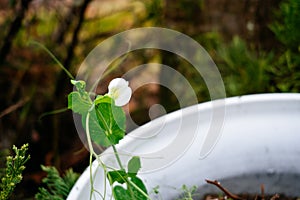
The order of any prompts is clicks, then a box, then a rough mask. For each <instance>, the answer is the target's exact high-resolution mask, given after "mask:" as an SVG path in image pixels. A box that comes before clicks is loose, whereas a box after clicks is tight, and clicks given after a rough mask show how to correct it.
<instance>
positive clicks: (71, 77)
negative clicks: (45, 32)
mask: <svg viewBox="0 0 300 200" xmlns="http://www.w3.org/2000/svg"><path fill="white" fill-rule="evenodd" d="M29 43H32V44H34V45H37V46H39V47H40V48H42V49H43V50H45V51H46V52H47V53H48V54H49V55H50V56H51V58H52V59H53V60H54V61H55V62H56V63H57V64H58V66H59V67H60V68H61V69H62V70H64V71H65V72H66V74H67V75H68V76H69V77H70V79H73V80H74V76H73V75H72V74H71V73H70V72H69V71H68V70H67V69H66V68H65V67H64V66H63V65H62V64H61V62H59V60H58V59H57V58H56V57H55V55H53V53H52V52H51V51H49V49H47V47H45V46H44V45H42V44H41V43H39V42H36V41H30V42H29Z"/></svg>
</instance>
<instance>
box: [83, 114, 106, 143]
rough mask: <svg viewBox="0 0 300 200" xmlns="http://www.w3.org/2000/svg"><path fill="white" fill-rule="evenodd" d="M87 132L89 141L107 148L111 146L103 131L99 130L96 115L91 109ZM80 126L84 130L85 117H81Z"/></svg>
mask: <svg viewBox="0 0 300 200" xmlns="http://www.w3.org/2000/svg"><path fill="white" fill-rule="evenodd" d="M89 119H90V120H89V132H90V136H91V140H92V141H93V142H94V143H96V144H99V145H101V146H104V147H108V146H110V145H111V142H110V141H109V139H108V137H106V135H105V132H104V129H102V128H101V126H100V125H99V121H98V117H97V115H96V110H95V108H93V109H92V110H91V111H90V118H89ZM82 125H83V128H84V129H85V130H86V115H83V116H82Z"/></svg>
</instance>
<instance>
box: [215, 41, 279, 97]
mask: <svg viewBox="0 0 300 200" xmlns="http://www.w3.org/2000/svg"><path fill="white" fill-rule="evenodd" d="M218 56H219V62H220V64H219V66H220V68H221V71H222V75H223V80H224V83H225V87H226V93H227V95H228V96H234V95H242V94H249V93H259V92H266V91H267V90H268V87H269V85H268V83H269V81H270V80H269V78H270V77H269V76H268V74H267V70H268V69H269V68H270V63H271V60H272V58H273V55H272V54H263V53H261V54H260V55H258V54H257V53H256V52H255V51H252V50H249V48H248V47H247V45H246V43H245V42H244V41H243V40H242V39H240V38H239V37H234V38H233V40H232V42H231V43H230V44H229V45H227V46H225V45H224V46H221V47H220V48H219V50H218Z"/></svg>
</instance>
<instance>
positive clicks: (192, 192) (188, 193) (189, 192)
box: [177, 185, 197, 200]
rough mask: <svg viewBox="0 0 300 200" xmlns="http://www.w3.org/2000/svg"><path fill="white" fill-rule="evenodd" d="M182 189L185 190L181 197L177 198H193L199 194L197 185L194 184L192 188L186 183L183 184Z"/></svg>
mask: <svg viewBox="0 0 300 200" xmlns="http://www.w3.org/2000/svg"><path fill="white" fill-rule="evenodd" d="M181 190H182V191H183V193H182V195H181V197H180V198H178V199H177V200H193V197H196V196H197V194H196V192H197V186H195V185H194V186H192V187H191V188H188V187H187V186H186V185H183V186H182V187H181Z"/></svg>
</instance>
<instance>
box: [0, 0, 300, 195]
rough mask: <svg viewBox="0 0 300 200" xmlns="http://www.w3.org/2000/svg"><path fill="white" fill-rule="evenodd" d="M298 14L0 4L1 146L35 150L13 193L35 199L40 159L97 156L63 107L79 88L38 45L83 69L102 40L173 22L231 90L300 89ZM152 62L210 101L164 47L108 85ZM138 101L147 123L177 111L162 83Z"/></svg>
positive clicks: (203, 4)
mask: <svg viewBox="0 0 300 200" xmlns="http://www.w3.org/2000/svg"><path fill="white" fill-rule="evenodd" d="M299 15H300V3H299V1H298V0H264V1H257V0H246V1H236V0H196V1H195V0H175V1H174V0H145V1H139V0H126V1H123V0H102V1H100V0H99V1H98V0H74V1H67V0H63V1H60V0H57V1H56V0H55V1H53V0H44V1H37V0H0V28H1V32H0V38H1V41H0V86H1V88H2V91H1V93H0V149H11V146H12V145H13V144H15V145H17V146H21V145H22V144H24V143H29V154H30V155H31V159H30V160H29V161H28V164H27V166H26V169H25V172H24V180H23V182H22V183H21V184H20V185H19V186H18V187H17V190H16V193H17V194H18V195H15V196H14V197H13V198H14V199H25V198H32V197H33V196H34V194H35V193H36V192H37V188H38V186H39V185H40V184H41V183H42V182H41V180H42V178H43V177H44V176H45V173H44V172H43V171H42V170H41V167H40V165H41V164H42V165H47V166H48V165H53V166H56V167H57V168H58V169H59V170H60V172H63V171H65V170H66V169H68V168H70V167H72V168H73V169H74V171H76V172H82V171H83V170H84V169H85V167H86V165H87V163H88V155H89V154H88V152H87V151H86V150H85V148H84V145H83V144H82V142H81V140H80V138H79V137H78V133H77V131H76V129H75V126H74V122H73V118H72V113H71V111H65V109H64V108H66V106H67V94H68V93H69V92H70V91H71V90H72V87H71V84H70V83H69V78H68V77H67V75H66V74H65V73H64V72H63V71H62V70H61V69H60V68H59V67H58V66H57V64H56V63H55V62H54V61H53V59H51V57H50V56H49V55H48V54H47V53H46V52H45V51H43V50H42V49H40V48H38V47H37V46H36V45H33V44H32V43H30V41H38V42H40V43H42V44H44V45H45V46H46V47H47V48H48V49H49V50H50V51H51V52H53V54H54V55H55V56H56V57H57V58H58V59H59V60H60V62H61V63H62V64H63V65H64V66H65V67H66V68H67V69H68V70H69V71H70V72H71V73H72V74H74V75H75V74H76V70H77V68H78V67H79V65H80V63H81V62H82V61H83V59H84V58H85V57H86V56H87V55H88V53H89V52H90V51H91V50H92V49H93V48H94V47H95V46H96V45H97V44H98V43H99V42H101V41H102V40H104V39H106V38H108V37H110V36H112V35H114V34H116V33H119V32H121V31H124V30H128V29H131V28H135V27H145V26H160V27H166V28H171V29H175V30H178V31H181V32H182V33H184V34H187V35H189V36H191V37H193V38H194V39H195V40H197V41H198V42H199V43H200V44H201V45H202V46H203V47H204V48H205V49H206V50H207V51H208V52H209V54H210V55H211V56H212V58H213V60H214V61H215V62H216V64H217V66H218V68H219V70H220V72H221V74H222V77H223V80H224V84H225V87H226V93H227V96H236V95H243V94H252V93H265V92H299V90H300V55H299V53H300V52H299V51H300V30H299V27H300V26H299V25H300V16H299ZM153 60H155V61H159V62H162V63H163V64H166V65H169V66H172V67H173V68H174V69H176V70H177V71H179V72H180V73H181V74H183V75H184V76H185V77H186V78H187V79H188V80H189V81H190V83H191V85H192V86H193V88H194V90H195V91H196V93H197V97H198V101H199V102H203V101H208V100H210V98H209V94H208V92H207V89H206V87H205V83H204V82H203V80H202V79H201V78H199V77H197V73H196V72H195V70H194V69H193V67H191V66H190V65H189V64H188V63H187V62H185V61H184V60H183V59H181V58H179V57H177V56H175V55H171V54H169V53H166V52H159V51H154V52H150V53H149V51H136V52H133V53H130V54H129V55H128V56H127V58H126V60H125V61H124V62H123V63H122V64H121V65H120V68H119V69H118V70H115V71H113V72H112V73H111V74H110V75H109V76H108V77H107V78H106V79H105V80H103V81H102V82H101V84H103V85H107V83H108V82H109V80H110V79H112V78H113V77H116V76H121V75H122V74H123V73H124V72H126V71H127V70H129V69H130V68H132V67H134V66H137V65H139V64H142V63H147V62H150V61H153ZM168 81H169V82H170V84H172V81H173V82H176V80H172V78H170V79H169V80H168ZM103 88H106V87H103ZM99 92H100V93H101V92H103V91H101V88H99ZM132 101H133V102H134V104H131V105H130V115H131V116H132V118H133V119H134V120H135V121H136V123H138V124H143V123H145V122H146V121H148V120H149V117H148V108H149V107H150V106H151V105H152V104H154V103H160V104H162V105H164V106H165V108H166V110H167V112H170V111H172V110H176V109H178V105H177V103H176V102H177V101H176V99H175V97H174V96H173V95H172V93H171V91H168V90H167V89H166V88H163V87H161V88H159V87H153V86H151V85H150V86H149V87H146V86H145V87H143V88H141V89H139V90H137V91H136V92H135V94H134V96H133V99H132ZM59 110H60V111H65V112H58V111H59ZM52 111H54V112H52ZM56 111H57V112H56ZM49 112H50V113H49ZM51 112H52V113H51ZM54 113H56V114H54ZM131 129H132V127H128V131H129V130H131ZM0 166H1V165H0ZM34 186H36V187H34Z"/></svg>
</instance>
